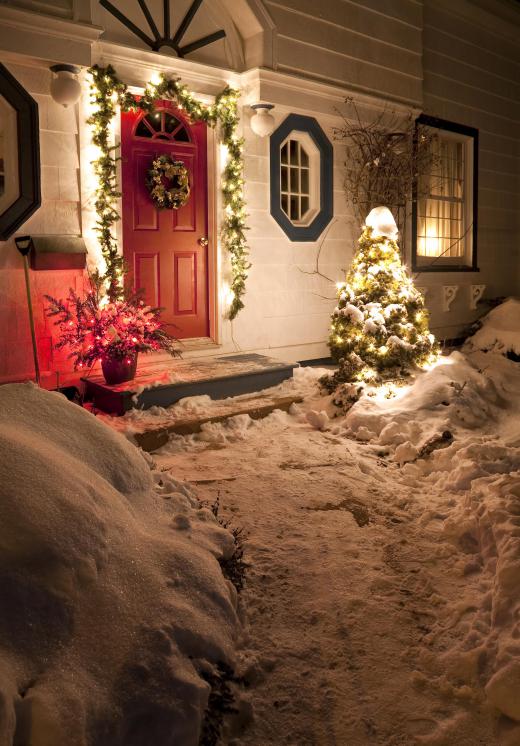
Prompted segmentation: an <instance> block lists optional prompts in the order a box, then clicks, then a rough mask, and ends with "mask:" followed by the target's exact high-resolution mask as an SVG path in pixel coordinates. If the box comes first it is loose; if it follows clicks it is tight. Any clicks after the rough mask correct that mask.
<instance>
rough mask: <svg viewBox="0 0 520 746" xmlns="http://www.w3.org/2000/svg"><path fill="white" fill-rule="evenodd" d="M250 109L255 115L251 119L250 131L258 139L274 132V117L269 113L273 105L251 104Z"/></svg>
mask: <svg viewBox="0 0 520 746" xmlns="http://www.w3.org/2000/svg"><path fill="white" fill-rule="evenodd" d="M251 108H252V109H254V111H255V113H254V115H253V116H252V117H251V129H252V130H253V132H254V133H255V135H258V136H259V137H266V136H267V135H270V134H271V132H272V131H273V130H274V125H275V121H274V117H273V115H272V114H271V113H270V111H271V109H274V104H252V105H251Z"/></svg>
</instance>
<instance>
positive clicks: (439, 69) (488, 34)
mask: <svg viewBox="0 0 520 746" xmlns="http://www.w3.org/2000/svg"><path fill="white" fill-rule="evenodd" d="M473 11H475V15H474V16H473V15H472V14H473ZM462 13H465V16H464V17H461V14H462ZM486 20H490V19H488V18H487V14H486V12H485V11H479V10H477V9H476V8H472V7H471V6H470V5H469V4H468V3H463V2H461V3H460V4H455V5H453V6H452V8H450V7H449V5H448V3H446V2H442V1H441V2H438V1H437V0H436V1H435V2H433V0H427V2H425V3H424V36H423V40H424V41H423V43H424V50H423V67H424V89H423V96H424V104H423V108H424V111H425V113H427V114H433V115H435V116H438V117H441V118H443V119H448V120H451V121H454V122H458V123H460V124H465V125H469V126H471V127H476V128H478V130H479V172H478V265H479V269H480V272H478V273H468V274H457V273H440V274H439V275H437V276H435V277H433V275H431V274H430V275H429V274H427V273H422V274H421V275H420V276H419V278H418V280H417V282H418V284H419V285H424V286H427V287H429V292H428V305H429V307H430V309H431V312H432V317H433V318H432V327H433V329H434V331H435V332H436V333H437V334H438V335H440V336H445V337H456V336H458V335H459V334H460V333H461V332H463V331H464V329H465V328H467V326H468V324H469V323H470V322H471V321H472V320H473V319H474V318H476V316H478V315H479V314H480V313H481V312H480V311H478V310H477V311H474V312H472V311H470V309H469V288H468V286H469V285H471V284H485V285H486V291H485V296H486V297H488V298H493V297H500V296H506V295H509V294H514V293H518V279H519V278H518V268H519V264H520V210H519V208H520V83H519V81H520V47H519V45H518V44H514V43H513V42H512V41H511V40H510V38H509V36H508V34H509V33H511V32H510V31H509V29H507V27H505V26H504V29H503V33H502V34H499V32H498V30H497V28H496V27H495V26H494V25H493V24H492V23H491V22H489V23H488V24H487V27H486ZM491 20H492V19H491ZM442 284H450V285H454V284H456V285H459V290H458V294H457V297H456V298H455V301H454V302H453V304H452V306H451V308H450V311H449V312H448V313H447V312H443V311H442V292H441V288H440V287H439V286H441V285H442Z"/></svg>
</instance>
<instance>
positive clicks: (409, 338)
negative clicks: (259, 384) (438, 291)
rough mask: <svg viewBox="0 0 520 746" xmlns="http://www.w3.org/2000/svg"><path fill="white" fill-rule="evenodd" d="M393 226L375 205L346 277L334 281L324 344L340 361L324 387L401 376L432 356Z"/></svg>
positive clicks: (423, 315)
mask: <svg viewBox="0 0 520 746" xmlns="http://www.w3.org/2000/svg"><path fill="white" fill-rule="evenodd" d="M397 232H398V231H397V226H396V224H395V220H394V217H393V215H392V213H391V212H390V210H389V209H388V208H387V207H375V208H374V209H373V210H372V211H371V212H370V214H369V215H368V217H367V219H366V221H365V227H364V230H363V233H362V234H361V238H360V239H359V248H358V250H357V252H356V254H355V256H354V259H353V261H352V265H351V268H350V270H349V272H348V274H347V277H346V282H342V283H338V305H337V306H336V308H335V309H334V313H333V314H332V324H331V331H330V338H329V346H330V350H331V353H332V356H333V357H334V359H335V360H337V361H339V363H340V367H339V370H338V371H337V373H336V374H335V375H334V376H333V377H331V378H330V379H329V386H330V387H332V386H335V385H336V384H338V383H341V382H345V381H366V382H377V381H381V380H383V379H388V378H393V377H396V376H401V375H403V374H405V373H406V372H407V371H408V370H409V369H410V368H413V367H415V366H421V365H424V364H428V363H432V362H434V361H435V359H436V357H437V343H436V341H435V337H434V336H433V334H430V331H429V327H428V312H427V310H426V308H425V306H424V299H423V296H422V295H421V293H420V292H419V291H418V290H417V289H416V288H415V287H414V284H413V281H412V279H411V277H410V276H409V275H408V273H407V270H406V267H405V266H404V265H403V264H402V262H401V259H400V256H399V247H398V245H397Z"/></svg>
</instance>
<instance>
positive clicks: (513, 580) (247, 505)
mask: <svg viewBox="0 0 520 746" xmlns="http://www.w3.org/2000/svg"><path fill="white" fill-rule="evenodd" d="M490 318H491V321H493V319H496V315H495V316H491V317H490ZM484 329H485V325H484ZM517 338H518V332H516V336H515V335H511V336H509V337H508V343H507V344H508V345H511V347H512V349H514V345H515V344H516V342H515V340H517ZM481 340H482V337H481ZM480 344H482V346H483V347H485V348H486V349H487V341H485V342H484V343H482V341H481V342H478V341H477V340H474V344H473V345H472V347H471V350H472V351H471V353H470V354H468V355H463V354H461V353H457V352H455V353H452V354H451V355H450V356H449V357H446V358H443V359H442V360H441V362H440V364H439V365H437V366H435V367H433V368H432V369H431V370H430V371H428V372H424V373H420V374H418V375H417V376H416V377H415V379H412V380H410V381H409V382H408V383H407V385H401V383H399V382H396V383H393V384H392V383H389V384H385V386H383V387H381V388H380V389H377V390H368V389H367V390H365V392H364V394H363V395H362V397H361V399H360V400H359V401H358V402H357V403H356V404H354V406H353V407H352V408H351V409H350V410H348V411H347V412H343V411H340V410H338V408H337V407H335V406H334V404H333V397H331V396H324V395H323V394H322V392H321V391H320V389H319V386H318V379H319V377H320V375H322V374H323V373H325V372H326V371H324V370H313V369H311V368H306V369H300V370H297V371H295V378H294V380H293V381H290V382H285V383H284V384H282V385H281V386H280V387H278V388H277V389H276V390H273V391H272V392H271V393H273V394H279V395H286V394H302V395H304V397H305V401H304V403H303V404H302V405H294V406H293V408H292V410H291V413H290V414H285V413H282V412H274V413H273V414H272V415H270V416H269V417H267V418H266V419H264V420H262V421H252V420H251V419H250V418H249V417H248V416H247V415H240V416H239V417H236V418H233V419H231V420H228V421H227V422H226V423H223V424H207V425H204V426H203V429H202V432H201V433H200V434H198V435H192V436H187V437H181V436H172V438H171V439H170V442H169V443H168V444H167V445H166V446H164V447H163V448H162V449H161V450H160V451H158V452H157V453H156V454H154V459H155V460H156V462H157V466H158V468H160V469H161V470H163V471H164V472H165V473H169V471H170V470H172V471H173V473H175V474H176V475H177V477H179V478H183V479H185V480H187V481H188V482H189V481H192V482H195V483H198V489H199V493H200V495H201V497H203V498H204V499H206V500H208V501H213V500H215V499H216V498H217V497H219V498H220V502H221V505H222V508H223V510H224V512H225V515H226V517H228V518H230V520H231V521H232V524H233V525H235V526H240V527H244V529H245V530H246V532H247V535H248V539H247V542H246V555H245V556H246V559H247V561H248V562H249V563H250V567H249V573H248V578H247V586H246V589H245V590H244V592H243V594H242V601H243V607H244V612H243V613H244V614H245V617H246V629H247V635H246V637H245V640H244V641H243V646H242V650H241V655H240V665H239V673H241V674H242V676H243V679H244V685H243V687H242V688H239V689H238V690H237V698H238V702H239V710H240V713H241V716H240V718H238V720H237V721H235V722H233V721H231V722H230V724H229V726H228V729H229V731H228V736H227V740H226V743H229V744H237V745H240V746H242V745H243V746H270V745H272V746H275V745H276V746H281V745H282V744H293V745H294V746H306V745H307V744H308V745H311V744H312V745H319V746H321V745H322V744H323V745H325V744H327V745H328V744H338V745H341V746H364V745H365V744H378V745H381V746H383V744H384V746H397V745H399V746H408V745H409V744H410V745H411V744H432V745H436V746H479V745H481V746H495V745H497V746H498V745H500V746H518V745H519V744H520V704H519V703H520V546H519V542H520V425H519V423H520V419H519V415H520V366H519V365H518V364H516V363H514V362H512V361H510V360H508V359H506V358H505V357H503V356H502V355H498V354H494V353H490V352H488V353H485V352H483V351H481V350H480V349H479V345H480ZM347 394H348V392H347ZM243 398H244V397H239V399H243ZM344 398H345V397H344ZM218 407H219V403H218V402H209V401H208V400H207V399H205V398H203V397H198V398H197V399H195V400H193V399H192V400H184V401H183V402H180V403H179V404H177V405H175V406H174V407H172V408H170V410H168V411H166V410H157V411H155V412H151V411H150V410H148V412H146V413H135V412H134V413H131V414H129V415H127V416H126V418H123V419H121V420H119V422H118V426H119V427H120V428H122V429H125V428H127V429H129V430H131V428H132V422H134V424H135V422H137V421H142V420H143V418H144V419H147V420H148V421H149V422H150V423H153V421H154V417H156V418H158V419H160V418H164V417H166V418H168V417H169V418H171V417H181V418H183V417H186V415H187V414H197V413H203V414H207V413H208V411H209V410H211V412H213V411H216V410H217V409H218ZM247 713H249V714H250V717H249V722H246V721H247V719H248V718H247V717H246V716H247Z"/></svg>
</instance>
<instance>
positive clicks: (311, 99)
mask: <svg viewBox="0 0 520 746" xmlns="http://www.w3.org/2000/svg"><path fill="white" fill-rule="evenodd" d="M240 85H241V86H242V88H243V90H244V103H246V104H252V103H256V102H257V101H269V102H270V103H273V104H275V105H281V106H288V107H292V108H293V109H300V110H302V111H303V110H304V111H305V112H306V113H307V112H308V113H316V114H320V115H326V116H329V117H334V118H335V119H337V118H338V116H339V114H338V109H341V107H342V106H343V104H344V103H345V98H347V97H348V96H353V97H355V99H356V102H357V103H358V104H362V105H366V106H367V107H370V108H372V109H374V110H378V111H381V110H384V109H385V108H387V107H388V105H389V104H390V105H391V108H392V109H393V110H394V111H395V112H397V113H403V114H410V113H412V114H413V115H414V116H419V114H420V113H421V112H422V108H421V107H418V106H417V105H416V104H414V103H413V102H411V101H410V102H403V101H397V100H394V99H392V98H390V97H388V98H385V97H384V96H383V95H377V96H375V95H371V94H368V93H363V92H361V91H358V90H356V89H353V88H348V87H347V86H337V85H332V84H331V83H322V82H320V81H317V80H310V79H309V78H303V77H300V76H298V75H291V74H289V73H284V72H279V71H277V70H265V69H260V68H255V69H253V70H247V71H246V72H244V73H243V74H242V75H241V76H240Z"/></svg>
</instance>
